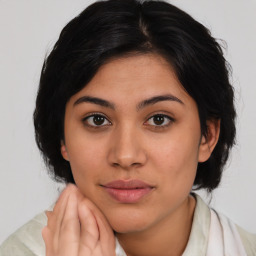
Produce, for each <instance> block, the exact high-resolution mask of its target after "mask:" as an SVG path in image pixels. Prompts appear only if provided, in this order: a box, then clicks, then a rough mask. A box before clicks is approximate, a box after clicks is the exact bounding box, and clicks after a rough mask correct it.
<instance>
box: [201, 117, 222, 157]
mask: <svg viewBox="0 0 256 256" xmlns="http://www.w3.org/2000/svg"><path fill="white" fill-rule="evenodd" d="M206 125H207V136H202V138H201V142H200V145H199V154H198V162H205V161H207V160H208V159H209V157H210V156H211V154H212V151H213V150H214V148H215V146H216V144H217V142H218V139H219V135H220V119H211V120H208V121H207V122H206Z"/></svg>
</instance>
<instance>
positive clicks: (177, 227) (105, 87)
mask: <svg viewBox="0 0 256 256" xmlns="http://www.w3.org/2000/svg"><path fill="white" fill-rule="evenodd" d="M160 95H161V96H163V95H165V96H166V95H169V96H170V95H171V97H172V100H170V99H169V100H166V99H165V100H161V101H157V102H154V103H152V104H144V106H142V105H143V104H140V103H141V102H143V101H145V100H147V99H150V98H152V97H156V96H160ZM85 96H90V97H97V98H100V99H103V100H105V101H108V102H109V105H110V106H108V107H107V106H102V105H99V104H95V102H94V103H93V102H85V101H83V100H81V98H83V97H85ZM139 106H140V107H139ZM95 114H96V115H101V116H103V119H102V120H103V123H102V124H100V125H97V124H99V123H97V124H95V122H94V119H93V116H92V115H94V117H95ZM159 114H160V115H161V114H162V115H164V116H162V117H161V118H160V119H161V122H162V123H161V122H160V123H157V122H156V121H157V120H156V115H158V117H159ZM154 116H155V117H154ZM207 125H208V136H207V138H205V137H203V136H202V135H201V130H200V120H199V115H198V109H197V105H196V103H195V101H194V100H193V99H192V98H191V97H190V96H189V95H188V94H187V93H186V92H185V90H184V89H183V87H182V85H181V84H180V83H179V81H178V79H177V77H176V75H175V73H174V71H173V69H172V67H171V66H170V65H169V64H168V63H167V62H166V61H165V60H164V59H163V58H161V57H160V56H158V55H153V54H147V55H137V56H130V57H124V58H119V59H115V60H111V61H110V62H109V63H107V64H105V65H103V66H102V67H101V68H100V69H99V71H98V72H97V73H96V75H95V76H94V78H93V79H92V80H91V81H90V82H89V83H88V84H87V85H86V86H85V87H84V88H83V89H82V90H81V91H80V92H78V93H77V94H75V95H74V96H73V97H71V99H70V100H69V102H68V103H67V105H66V113H65V124H64V131H65V142H62V146H61V152H62V155H63V157H64V159H66V160H67V161H69V162H70V165H71V169H72V173H73V176H74V179H75V182H76V185H77V188H72V189H70V188H68V189H67V191H66V192H65V191H64V193H66V194H67V195H68V196H67V197H68V198H69V197H70V195H72V196H73V197H75V198H78V199H76V202H77V203H75V204H73V205H72V206H70V205H69V204H71V202H69V201H70V200H69V201H68V200H66V201H65V202H66V203H62V206H58V205H60V204H61V203H57V204H56V207H57V206H58V207H59V208H57V209H56V210H54V211H53V213H54V216H55V218H56V219H58V218H61V217H58V216H59V215H60V216H64V217H63V218H64V219H65V210H63V209H71V210H70V211H72V209H73V211H74V213H73V215H72V216H73V218H74V220H75V221H74V222H76V221H78V222H80V223H81V227H80V229H88V230H89V231H88V232H92V233H93V232H94V233H97V230H98V233H97V234H98V236H99V237H101V238H103V241H104V235H106V234H107V236H108V237H111V239H110V240H111V241H112V242H109V241H108V242H106V241H105V242H102V241H100V240H99V239H98V240H97V239H96V238H95V239H96V241H97V243H98V244H100V247H101V248H104V250H103V251H104V253H105V254H100V252H99V251H100V250H98V251H96V250H95V252H94V251H93V250H91V254H85V255H115V254H114V252H113V248H114V243H113V239H114V238H113V234H112V235H110V234H111V230H114V231H115V232H116V236H117V238H118V239H119V242H120V244H121V245H122V247H123V248H124V250H125V252H126V254H127V255H132V256H135V255H140V256H143V255H147V256H150V255H152V256H153V255H181V254H182V252H183V251H184V249H185V247H186V244H187V242H188V239H189V234H190V230H191V225H192V220H193V213H194V208H195V204H196V202H195V199H194V198H193V197H192V196H190V191H191V188H192V186H193V182H194V179H195V175H196V169H197V164H198V162H204V161H206V160H207V159H208V158H209V157H210V155H211V152H212V151H213V149H214V147H215V145H216V143H217V141H218V136H219V122H217V121H208V123H207ZM120 179H121V180H129V179H139V180H142V181H144V182H146V183H148V184H150V185H151V186H153V189H152V190H151V192H150V193H149V194H147V195H146V196H145V197H143V198H142V199H141V200H139V201H138V202H136V203H120V202H117V201H116V200H114V199H113V198H111V197H110V195H109V194H108V193H107V192H106V190H105V189H104V188H103V187H102V186H101V185H104V184H106V183H108V182H111V181H113V180H120ZM73 187H74V186H73ZM74 195H75V196H74ZM79 198H80V199H79ZM84 200H86V201H84ZM68 202H69V203H68ZM85 202H87V203H85ZM88 202H90V204H92V205H93V207H94V208H95V209H97V211H93V212H91V215H90V212H89V214H87V215H90V216H91V218H92V216H94V219H96V223H97V225H98V227H99V224H98V221H97V218H99V217H98V216H100V219H101V221H102V223H104V225H103V227H105V228H106V229H107V230H108V232H107V233H105V234H100V228H98V229H96V228H94V229H93V228H88V226H87V227H86V223H85V222H86V221H84V219H82V215H81V214H80V213H79V209H80V207H81V205H83V207H84V208H85V209H90V207H89V206H88ZM92 202H93V203H92ZM67 205H69V207H67ZM60 209H62V210H60ZM53 213H50V214H49V213H48V215H49V216H48V217H49V218H50V219H51V216H50V215H51V214H53ZM66 214H68V211H67V213H66ZM83 216H85V215H83ZM103 220H104V221H103ZM49 222H50V221H49ZM49 222H48V223H49ZM58 223H59V224H57V225H55V227H54V225H53V224H52V225H49V224H48V227H47V228H48V229H49V230H52V232H49V233H52V234H53V233H54V234H55V236H56V237H59V236H60V235H61V234H64V233H65V232H64V231H63V232H59V231H56V230H62V228H61V225H64V224H63V223H65V222H62V221H59V222H58ZM76 223H77V222H76ZM83 224H84V225H85V226H83ZM47 228H46V229H47ZM80 229H79V228H77V231H76V232H74V234H76V235H74V236H75V237H76V238H77V241H78V242H77V243H76V246H75V247H76V248H78V249H74V250H73V252H72V254H69V255H82V252H81V250H79V248H80V247H79V246H78V245H79V244H80V243H82V244H90V243H89V242H88V241H89V240H88V241H87V240H86V238H84V237H83V238H81V237H82V236H81V231H80ZM109 230H110V231H109ZM45 233H47V232H45ZM156 234H157V235H156ZM49 236H50V235H49V234H45V236H44V239H45V241H48V242H46V246H47V244H48V248H50V247H51V245H50V244H51V243H52V242H49V240H50V239H48V240H47V237H49ZM53 236H54V235H53ZM66 236H67V237H68V235H66ZM79 237H80V238H79ZM95 237H97V235H96V236H95ZM78 238H79V239H78ZM56 240H58V238H56ZM66 241H68V239H67V238H66ZM79 241H80V242H79ZM62 243H63V242H62ZM104 243H105V244H104ZM106 243H110V244H111V246H110V247H109V248H107V246H106ZM58 244H59V245H58V246H59V247H62V246H61V243H58ZM66 244H67V243H66ZM66 244H65V243H64V245H65V246H67V245H66ZM145 245H146V246H145ZM58 246H55V248H57V247H58ZM52 247H53V246H52ZM85 247H86V246H85ZM51 251H53V250H49V254H48V255H63V254H58V253H57V250H56V252H55V254H54V253H52V254H50V252H51ZM107 252H108V253H109V254H107Z"/></svg>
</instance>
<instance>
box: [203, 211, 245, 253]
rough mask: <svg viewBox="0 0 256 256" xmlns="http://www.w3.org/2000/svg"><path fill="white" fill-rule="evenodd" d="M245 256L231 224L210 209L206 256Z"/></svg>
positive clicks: (239, 239)
mask: <svg viewBox="0 0 256 256" xmlns="http://www.w3.org/2000/svg"><path fill="white" fill-rule="evenodd" d="M216 255H218V256H247V254H246V251H245V248H244V245H243V243H242V240H241V238H240V235H239V233H238V230H237V228H236V226H235V225H234V223H233V222H231V221H230V220H229V219H228V218H227V217H225V216H223V215H221V214H218V213H216V212H215V211H214V210H212V209H211V224H210V231H209V240H208V248H207V254H206V256H216Z"/></svg>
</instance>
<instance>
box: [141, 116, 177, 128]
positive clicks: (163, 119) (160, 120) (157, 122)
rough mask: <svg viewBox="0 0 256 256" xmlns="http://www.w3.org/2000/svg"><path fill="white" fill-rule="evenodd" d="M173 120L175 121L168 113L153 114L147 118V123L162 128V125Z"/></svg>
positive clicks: (168, 123) (167, 124)
mask: <svg viewBox="0 0 256 256" xmlns="http://www.w3.org/2000/svg"><path fill="white" fill-rule="evenodd" d="M172 122H174V120H173V118H171V117H169V116H167V115H162V114H157V115H154V116H151V117H150V118H149V119H148V120H147V122H146V125H150V126H155V127H159V128H161V127H167V126H169V125H170V124H171V123H172Z"/></svg>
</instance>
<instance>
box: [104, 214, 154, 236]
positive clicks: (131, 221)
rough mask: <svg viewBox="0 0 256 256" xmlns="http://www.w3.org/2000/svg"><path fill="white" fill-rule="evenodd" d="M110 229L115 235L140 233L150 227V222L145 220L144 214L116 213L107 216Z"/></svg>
mask: <svg viewBox="0 0 256 256" xmlns="http://www.w3.org/2000/svg"><path fill="white" fill-rule="evenodd" d="M107 219H108V221H109V223H110V225H111V227H112V229H113V230H114V231H115V232H117V233H133V232H140V231H143V230H145V229H147V228H148V227H149V226H150V223H151V221H150V220H149V219H148V218H145V214H143V215H142V214H136V213H135V212H133V213H130V214H129V213H123V212H122V213H117V212H115V213H114V214H112V215H109V216H107Z"/></svg>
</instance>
